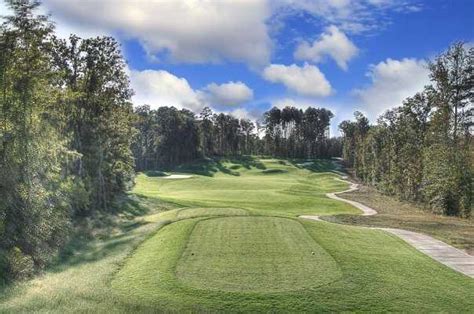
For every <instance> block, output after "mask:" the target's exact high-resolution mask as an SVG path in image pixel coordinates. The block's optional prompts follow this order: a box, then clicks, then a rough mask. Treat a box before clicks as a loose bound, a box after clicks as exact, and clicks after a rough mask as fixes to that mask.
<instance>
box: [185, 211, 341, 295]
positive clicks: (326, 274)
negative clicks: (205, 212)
mask: <svg viewBox="0 0 474 314" xmlns="http://www.w3.org/2000/svg"><path fill="white" fill-rule="evenodd" d="M176 275H177V278H178V280H179V281H181V282H182V283H183V284H185V285H190V286H192V287H195V288H198V289H210V290H223V291H264V292H270V291H289V290H301V289H303V288H309V287H314V286H320V285H324V284H327V283H329V282H332V281H334V280H336V279H337V278H339V277H340V276H341V275H342V274H341V273H340V271H339V270H338V268H337V265H336V263H335V261H334V260H333V259H332V258H331V256H330V255H329V254H328V253H326V251H324V249H323V248H321V247H320V246H319V245H318V244H317V243H316V242H314V240H313V239H312V238H311V237H310V236H309V235H308V233H307V232H306V231H305V230H304V228H303V227H302V226H301V224H300V223H299V222H297V221H295V220H290V219H284V218H275V217H227V218H217V219H209V220H203V221H200V222H198V223H197V224H196V226H195V228H194V230H193V232H192V234H191V236H190V238H189V240H188V243H187V245H186V249H185V250H184V252H183V254H182V256H181V259H180V260H179V263H178V265H177V269H176Z"/></svg>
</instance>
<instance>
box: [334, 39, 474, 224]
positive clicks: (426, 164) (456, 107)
mask: <svg viewBox="0 0 474 314" xmlns="http://www.w3.org/2000/svg"><path fill="white" fill-rule="evenodd" d="M429 70H430V80H431V84H430V85H428V86H425V88H424V90H422V91H420V92H418V93H417V94H416V95H413V96H412V97H409V98H407V99H406V100H405V101H404V102H403V104H402V105H401V106H400V107H397V108H395V109H392V110H388V111H387V112H385V113H384V114H383V115H381V116H380V117H379V118H378V120H377V123H376V124H375V125H370V123H369V121H368V119H367V118H366V117H365V116H364V115H363V114H362V113H360V112H356V113H355V121H343V122H342V123H341V124H340V125H339V128H340V129H341V131H342V133H343V158H344V160H345V161H346V162H347V164H348V165H349V166H350V167H352V168H353V169H354V173H355V175H356V176H357V177H358V178H360V179H361V180H362V181H363V182H364V183H366V184H369V185H373V186H375V187H377V188H378V189H379V190H380V191H382V192H383V193H386V194H388V195H394V196H396V197H398V198H400V199H402V200H408V201H414V202H417V203H422V204H424V205H426V207H428V208H429V209H430V210H431V211H432V212H434V213H437V214H445V215H453V216H462V217H469V216H470V215H471V214H472V207H473V205H474V204H473V201H474V200H473V175H474V173H473V169H474V168H473V167H474V146H473V141H472V137H473V133H474V120H473V119H474V107H473V100H474V48H473V47H470V48H469V47H468V46H466V45H465V44H463V43H456V44H453V45H452V46H451V47H450V48H449V49H448V50H447V51H446V52H445V53H443V54H442V55H440V56H438V57H437V58H436V59H435V60H432V61H431V62H429Z"/></svg>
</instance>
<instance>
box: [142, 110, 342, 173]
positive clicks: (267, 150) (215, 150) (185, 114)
mask: <svg viewBox="0 0 474 314" xmlns="http://www.w3.org/2000/svg"><path fill="white" fill-rule="evenodd" d="M135 113H136V115H137V120H136V124H135V127H136V129H137V130H138V131H139V132H138V135H137V137H136V140H135V142H134V144H133V152H134V156H135V160H136V166H137V169H138V170H144V169H159V168H163V167H165V168H166V167H173V166H177V165H179V164H181V163H184V162H188V161H191V160H195V159H197V158H203V157H211V158H212V157H222V156H240V155H266V156H275V157H288V158H327V157H334V156H340V155H341V149H342V144H341V141H340V139H337V138H333V139H329V138H328V136H327V135H328V133H327V132H328V129H329V123H330V119H331V118H332V117H333V115H332V113H331V112H330V111H329V110H327V109H324V108H323V109H317V108H308V109H306V110H305V111H303V110H301V109H296V108H294V107H285V108H283V109H282V110H280V109H278V108H276V107H274V108H272V109H271V110H269V111H268V112H266V113H265V114H264V117H263V120H262V121H260V122H258V123H254V122H252V121H250V120H248V119H237V118H235V117H233V116H232V115H229V114H225V113H213V112H212V110H211V109H210V108H208V107H206V108H204V109H203V110H202V112H201V113H200V114H199V115H195V114H194V113H193V112H191V111H189V110H187V109H181V110H178V109H176V108H174V107H160V108H158V109H156V110H151V109H150V107H149V106H140V107H137V108H136V109H135ZM261 133H264V134H265V135H264V136H263V137H262V136H259V134H261Z"/></svg>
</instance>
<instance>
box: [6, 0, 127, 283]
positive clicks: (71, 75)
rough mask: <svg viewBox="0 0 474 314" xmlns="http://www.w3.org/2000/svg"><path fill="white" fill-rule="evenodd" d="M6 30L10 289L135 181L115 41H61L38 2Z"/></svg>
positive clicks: (27, 4)
mask: <svg viewBox="0 0 474 314" xmlns="http://www.w3.org/2000/svg"><path fill="white" fill-rule="evenodd" d="M7 4H8V5H9V7H10V8H11V9H12V11H13V15H12V16H8V17H5V22H4V23H3V24H2V25H1V26H0V200H1V201H0V283H1V281H2V280H3V281H5V280H8V279H13V278H21V277H25V276H28V275H30V274H31V273H32V272H33V271H35V270H36V269H40V268H42V267H43V266H44V265H45V264H46V263H47V262H48V261H49V260H50V259H51V257H52V256H54V254H55V253H56V252H57V250H58V248H60V247H61V246H62V245H64V243H65V241H67V239H68V235H69V234H70V232H71V227H72V225H73V223H74V221H76V220H77V219H80V218H81V217H88V216H91V215H94V213H95V212H97V211H112V210H113V208H112V207H113V203H114V200H115V198H116V196H117V195H119V194H121V193H122V192H124V191H125V190H127V189H128V188H129V187H130V186H131V185H132V183H133V176H134V168H133V167H134V161H133V155H132V151H131V148H130V146H131V143H132V139H133V136H134V134H135V132H136V131H135V129H134V128H133V123H134V113H133V109H132V104H131V102H130V97H131V93H132V91H131V89H130V88H129V81H128V78H127V75H126V73H125V62H124V59H123V57H122V55H121V52H120V49H119V44H118V43H117V42H116V41H115V40H114V39H113V38H110V37H97V38H89V39H81V38H79V37H77V36H71V37H70V38H69V40H63V39H59V38H57V37H56V36H55V33H54V27H53V25H52V24H51V23H50V22H49V21H48V18H47V17H45V16H40V15H37V14H35V9H36V8H37V6H38V5H39V3H38V1H29V0H28V1H27V0H17V1H15V0H12V1H8V2H7Z"/></svg>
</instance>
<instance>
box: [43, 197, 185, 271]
mask: <svg viewBox="0 0 474 314" xmlns="http://www.w3.org/2000/svg"><path fill="white" fill-rule="evenodd" d="M114 208H116V209H115V210H114V211H113V212H112V213H100V212H98V213H96V214H95V215H94V216H92V217H87V218H82V219H80V220H78V221H77V222H76V226H75V228H74V231H73V233H72V235H71V237H70V239H69V242H68V243H67V245H65V246H64V247H63V249H62V250H61V251H60V252H59V254H58V256H57V257H56V258H55V259H54V260H53V261H52V263H51V265H50V266H49V267H48V270H49V271H51V272H60V271H63V270H65V269H67V268H69V267H71V266H75V265H80V264H83V263H90V262H95V261H99V260H100V259H102V258H105V257H107V256H110V255H111V254H118V253H121V252H122V251H123V249H125V248H127V247H128V246H129V245H130V243H131V242H133V241H136V236H137V233H136V232H135V231H136V229H138V228H140V227H143V226H145V225H148V224H150V225H151V223H149V222H146V221H142V220H137V219H135V218H137V217H140V216H143V215H146V214H149V213H150V212H155V211H156V212H159V211H165V210H170V209H173V208H176V206H175V205H174V204H169V203H166V202H163V201H161V200H159V199H156V198H150V197H146V196H143V195H136V194H126V195H123V196H121V197H120V198H118V199H117V200H116V202H115V204H114Z"/></svg>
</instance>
